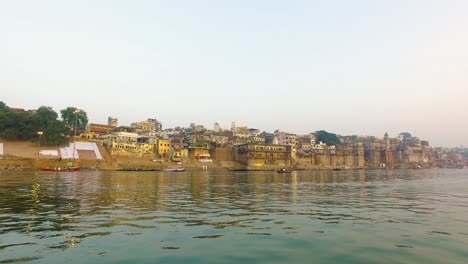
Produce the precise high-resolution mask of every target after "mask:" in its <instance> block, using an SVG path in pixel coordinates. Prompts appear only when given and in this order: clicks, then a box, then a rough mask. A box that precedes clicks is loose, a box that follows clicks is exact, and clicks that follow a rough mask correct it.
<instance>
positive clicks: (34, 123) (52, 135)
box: [0, 102, 68, 145]
mask: <svg viewBox="0 0 468 264" xmlns="http://www.w3.org/2000/svg"><path fill="white" fill-rule="evenodd" d="M57 118H58V114H57V113H56V112H55V111H54V110H53V109H52V108H51V107H48V106H41V107H39V109H37V111H36V112H35V113H31V112H15V111H12V110H11V109H10V108H8V107H7V106H6V105H5V103H3V102H0V138H3V139H7V140H32V141H34V142H40V143H41V144H44V145H60V144H64V143H66V142H68V139H67V137H66V136H65V133H66V132H67V131H68V128H67V127H66V126H65V125H64V123H63V122H61V121H60V120H58V119H57ZM39 131H40V132H42V135H39V134H38V132H39Z"/></svg>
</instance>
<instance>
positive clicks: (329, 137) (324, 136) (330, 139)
mask: <svg viewBox="0 0 468 264" xmlns="http://www.w3.org/2000/svg"><path fill="white" fill-rule="evenodd" d="M315 138H316V141H317V142H320V141H321V142H323V143H325V144H327V145H330V146H333V145H338V144H340V143H341V141H340V139H339V138H338V136H336V134H333V133H329V132H327V131H325V130H319V131H316V132H315Z"/></svg>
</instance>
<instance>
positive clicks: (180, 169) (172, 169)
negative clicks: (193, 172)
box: [164, 167, 185, 172]
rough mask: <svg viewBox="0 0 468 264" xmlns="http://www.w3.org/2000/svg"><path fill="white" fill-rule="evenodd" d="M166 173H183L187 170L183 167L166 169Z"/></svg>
mask: <svg viewBox="0 0 468 264" xmlns="http://www.w3.org/2000/svg"><path fill="white" fill-rule="evenodd" d="M164 171H172V172H183V171H185V168H182V167H177V168H166V169H164Z"/></svg>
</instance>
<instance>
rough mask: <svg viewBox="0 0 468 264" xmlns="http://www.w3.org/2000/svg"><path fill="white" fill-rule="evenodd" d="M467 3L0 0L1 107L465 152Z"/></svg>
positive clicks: (467, 120)
mask: <svg viewBox="0 0 468 264" xmlns="http://www.w3.org/2000/svg"><path fill="white" fill-rule="evenodd" d="M467 14H468V1H466V0H459V1H457V0H440V1H431V0H401V1H399V0H387V1H385V0H380V1H376V0H368V1H359V0H353V1H349V0H342V1H334V0H327V1H312V0H309V1H292V0H289V1H272V0H265V1H253V0H248V1H238V0H237V1H215V0H213V1H201V0H198V1H174V0H171V1H135V0H132V1H96V0H91V1H82V0H80V1H45V0H41V1H21V0H18V1H0V90H1V93H0V94H1V95H0V101H4V102H5V103H6V104H7V105H9V106H13V107H22V108H28V109H31V108H37V107H39V106H41V105H46V106H51V107H53V108H54V109H55V110H56V111H60V110H61V109H64V108H66V107H67V106H76V107H78V108H82V109H84V110H85V111H87V113H88V116H89V118H90V121H91V122H98V123H105V122H106V121H107V117H108V116H110V115H112V116H116V117H118V118H119V123H120V124H123V125H125V124H129V123H130V122H132V121H138V120H145V119H147V118H150V117H151V118H153V117H156V118H157V119H159V120H161V121H162V122H163V126H164V127H173V126H176V125H180V126H188V125H189V123H190V122H196V123H199V124H203V125H206V126H208V127H212V126H213V123H214V122H219V123H221V124H223V125H225V126H230V123H231V122H232V121H238V122H239V123H240V124H244V125H248V126H249V127H255V128H259V129H261V130H267V131H273V130H275V129H277V128H280V129H281V130H284V131H289V132H293V133H300V134H302V133H308V132H312V131H316V130H320V129H325V130H328V131H332V132H335V133H338V134H345V135H348V134H359V135H363V134H366V135H375V136H379V137H383V134H384V133H385V132H386V131H388V133H389V134H390V135H391V136H396V135H397V134H398V133H399V132H401V131H408V132H411V133H412V134H413V135H416V136H419V137H420V138H423V139H427V140H429V141H430V143H431V144H432V145H434V146H439V145H445V146H456V145H460V144H464V145H465V146H468V15H467Z"/></svg>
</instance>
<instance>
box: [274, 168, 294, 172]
mask: <svg viewBox="0 0 468 264" xmlns="http://www.w3.org/2000/svg"><path fill="white" fill-rule="evenodd" d="M293 171H294V170H293V169H291V168H281V169H279V170H277V172H278V173H291V172H293Z"/></svg>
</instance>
